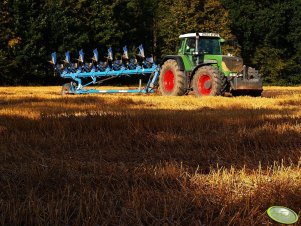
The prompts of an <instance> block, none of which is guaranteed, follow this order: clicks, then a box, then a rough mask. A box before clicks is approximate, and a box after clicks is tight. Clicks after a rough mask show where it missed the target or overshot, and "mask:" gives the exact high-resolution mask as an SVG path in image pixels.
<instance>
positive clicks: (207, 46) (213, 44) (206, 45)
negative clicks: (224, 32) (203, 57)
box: [186, 37, 221, 55]
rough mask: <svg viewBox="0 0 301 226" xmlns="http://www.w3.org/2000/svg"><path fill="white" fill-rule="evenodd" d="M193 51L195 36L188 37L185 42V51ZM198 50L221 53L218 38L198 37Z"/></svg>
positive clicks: (203, 52)
mask: <svg viewBox="0 0 301 226" xmlns="http://www.w3.org/2000/svg"><path fill="white" fill-rule="evenodd" d="M194 51H195V38H188V39H187V42H186V52H189V53H193V52H194ZM198 52H200V53H201V54H212V55H221V47H220V41H219V38H209V37H200V39H199V48H198Z"/></svg>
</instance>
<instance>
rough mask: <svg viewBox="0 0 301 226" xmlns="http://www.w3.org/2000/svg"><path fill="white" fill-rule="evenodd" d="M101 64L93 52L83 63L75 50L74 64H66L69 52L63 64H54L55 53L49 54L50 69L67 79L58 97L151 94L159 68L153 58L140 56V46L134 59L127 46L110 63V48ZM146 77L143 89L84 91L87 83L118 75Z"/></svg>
mask: <svg viewBox="0 0 301 226" xmlns="http://www.w3.org/2000/svg"><path fill="white" fill-rule="evenodd" d="M105 59H106V60H105V61H100V60H99V55H98V51H97V49H94V51H93V58H92V62H91V63H85V62H84V52H83V50H80V51H79V59H78V60H77V61H78V62H77V63H71V62H70V54H69V52H66V53H65V60H64V63H63V64H57V59H56V53H52V61H51V63H52V64H53V65H54V70H55V72H56V73H58V74H59V75H60V76H61V77H62V78H67V79H70V80H71V82H70V83H66V84H64V85H63V87H62V94H85V93H152V92H154V87H155V86H156V81H157V80H158V76H159V66H157V65H156V64H155V63H154V62H153V58H152V57H150V58H147V57H145V55H144V49H143V46H142V45H140V46H139V54H137V55H136V58H135V59H130V58H129V57H128V50H127V47H126V46H125V47H123V55H122V57H121V59H120V60H115V61H114V60H113V51H112V48H109V49H108V55H107V56H106V57H105ZM124 75H127V76H133V75H150V78H149V81H148V83H147V85H146V87H144V88H143V89H141V88H139V89H123V90H98V89H85V87H87V86H89V85H91V84H100V83H102V82H104V81H106V80H110V79H113V78H118V77H121V76H124ZM87 79H90V82H87V83H85V84H84V83H83V80H87Z"/></svg>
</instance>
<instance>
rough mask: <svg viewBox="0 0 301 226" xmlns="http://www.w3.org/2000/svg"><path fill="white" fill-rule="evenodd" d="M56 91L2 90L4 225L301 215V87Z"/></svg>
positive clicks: (230, 221)
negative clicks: (212, 93)
mask: <svg viewBox="0 0 301 226" xmlns="http://www.w3.org/2000/svg"><path fill="white" fill-rule="evenodd" d="M59 91H60V87H2V88H1V87H0V188H1V189H0V224H1V225H273V224H274V223H273V222H272V221H271V220H270V219H269V218H268V217H267V215H266V212H265V211H266V210H267V208H268V207H270V206H271V205H284V206H288V207H290V208H292V209H294V210H295V211H296V212H297V213H299V214H300V213H301V107H300V106H301V87H265V91H264V93H263V96H264V97H262V98H254V97H207V98H196V97H195V96H183V97H162V96H158V95H79V96H66V97H62V96H60V94H59ZM296 225H297V224H296Z"/></svg>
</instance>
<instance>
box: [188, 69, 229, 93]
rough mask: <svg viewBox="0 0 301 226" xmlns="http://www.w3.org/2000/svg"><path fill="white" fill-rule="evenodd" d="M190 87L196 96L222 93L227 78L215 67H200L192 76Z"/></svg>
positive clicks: (224, 90) (225, 87) (225, 86)
mask: <svg viewBox="0 0 301 226" xmlns="http://www.w3.org/2000/svg"><path fill="white" fill-rule="evenodd" d="M192 89H193V91H194V93H195V95H196V96H220V95H224V94H225V92H226V89H227V79H226V77H225V76H224V75H223V74H222V73H221V72H220V71H219V70H218V69H217V68H214V67H212V66H204V67H200V68H199V69H197V71H196V72H195V74H194V76H193V79H192Z"/></svg>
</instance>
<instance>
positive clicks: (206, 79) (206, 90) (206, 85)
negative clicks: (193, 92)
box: [198, 74, 212, 96]
mask: <svg viewBox="0 0 301 226" xmlns="http://www.w3.org/2000/svg"><path fill="white" fill-rule="evenodd" d="M211 89H212V80H211V78H210V76H209V75H207V74H203V75H201V76H200V78H199V81H198V91H199V93H200V94H202V95H204V96H206V95H210V93H211Z"/></svg>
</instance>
